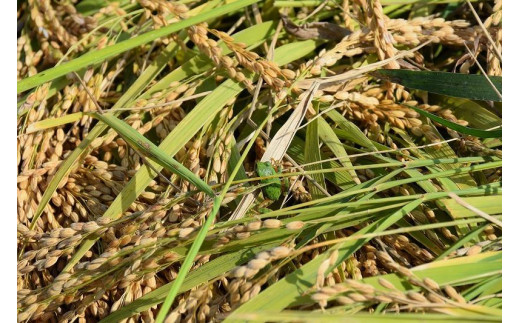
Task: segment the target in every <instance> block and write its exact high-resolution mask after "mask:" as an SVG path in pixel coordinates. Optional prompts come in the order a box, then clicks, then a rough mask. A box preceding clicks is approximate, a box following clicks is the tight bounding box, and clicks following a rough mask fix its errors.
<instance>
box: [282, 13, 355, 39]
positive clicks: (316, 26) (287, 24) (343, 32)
mask: <svg viewBox="0 0 520 323" xmlns="http://www.w3.org/2000/svg"><path fill="white" fill-rule="evenodd" d="M281 18H282V22H283V26H284V28H285V31H287V32H288V33H289V34H291V35H293V36H296V37H298V38H301V39H328V40H334V41H340V40H342V39H343V38H344V37H345V36H348V35H350V33H351V31H350V30H348V29H346V28H343V27H340V26H338V25H336V24H333V23H330V22H311V23H309V24H303V25H301V26H298V25H296V24H295V23H293V22H292V21H291V20H290V19H289V18H288V17H287V16H284V15H281Z"/></svg>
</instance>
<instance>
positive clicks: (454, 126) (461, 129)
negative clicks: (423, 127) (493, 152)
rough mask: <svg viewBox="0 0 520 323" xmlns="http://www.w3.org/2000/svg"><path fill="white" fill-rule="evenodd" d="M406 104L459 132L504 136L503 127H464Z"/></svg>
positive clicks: (484, 136) (482, 135)
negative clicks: (493, 128)
mask: <svg viewBox="0 0 520 323" xmlns="http://www.w3.org/2000/svg"><path fill="white" fill-rule="evenodd" d="M404 105H405V106H407V107H409V108H410V109H413V110H415V111H417V112H419V113H420V114H422V115H423V116H425V117H427V118H429V119H432V120H433V121H435V122H438V123H440V124H442V125H443V126H445V127H448V128H450V129H453V130H455V131H458V132H460V133H463V134H466V135H471V136H475V137H479V138H500V137H502V128H500V129H496V130H481V129H475V128H469V127H464V126H461V125H460V124H458V123H455V122H451V121H448V120H446V119H443V118H441V117H438V116H436V115H435V114H432V113H429V112H426V111H424V110H422V109H419V108H417V107H414V106H411V105H408V104H404Z"/></svg>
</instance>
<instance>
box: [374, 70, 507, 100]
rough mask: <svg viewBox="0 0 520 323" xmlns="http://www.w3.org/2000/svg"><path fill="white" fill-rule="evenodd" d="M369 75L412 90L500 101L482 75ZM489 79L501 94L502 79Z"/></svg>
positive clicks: (384, 72) (404, 72) (390, 72)
mask: <svg viewBox="0 0 520 323" xmlns="http://www.w3.org/2000/svg"><path fill="white" fill-rule="evenodd" d="M371 74H372V75H373V76H375V77H378V78H383V79H389V80H390V81H392V82H394V83H399V84H402V85H404V86H406V87H409V88H412V89H418V90H424V91H428V92H432V93H437V94H444V95H448V96H454V97H458V98H466V99H472V100H487V101H502V98H501V97H500V96H499V95H498V94H497V93H496V92H495V90H494V89H493V87H492V86H491V84H489V81H488V80H487V79H486V77H485V76H484V75H476V74H459V73H447V72H431V71H410V70H385V69H381V70H378V71H375V72H372V73H371ZM489 79H490V80H491V82H492V83H493V85H494V86H495V87H496V88H497V90H498V91H499V92H500V93H502V77H501V76H489Z"/></svg>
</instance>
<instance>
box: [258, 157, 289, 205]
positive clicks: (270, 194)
mask: <svg viewBox="0 0 520 323" xmlns="http://www.w3.org/2000/svg"><path fill="white" fill-rule="evenodd" d="M278 169H279V170H278V171H276V169H275V168H274V166H273V164H272V163H271V162H268V161H266V162H257V163H256V173H257V175H258V176H259V177H264V176H273V175H276V174H282V168H281V167H279V168H278ZM260 183H261V184H267V185H265V186H263V187H262V193H263V194H264V198H265V199H266V200H265V201H264V202H262V203H261V204H260V206H268V205H270V204H271V203H273V202H275V201H277V200H278V199H279V198H280V196H281V195H282V179H281V178H278V177H273V178H266V179H262V180H260ZM283 184H284V185H283V186H285V187H287V186H288V185H287V179H286V178H285V179H284V180H283ZM262 209H263V208H262V207H260V208H259V210H260V211H261V210H262Z"/></svg>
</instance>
